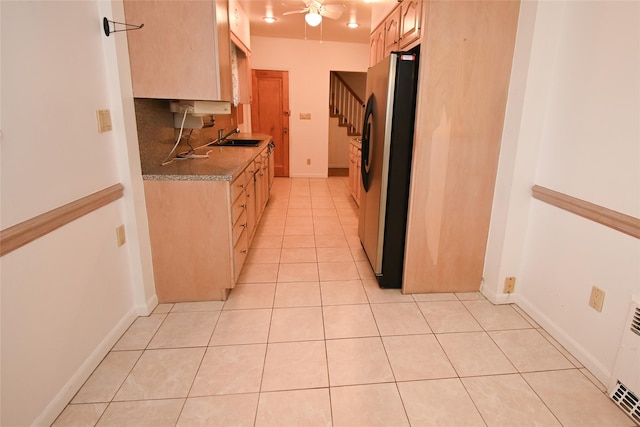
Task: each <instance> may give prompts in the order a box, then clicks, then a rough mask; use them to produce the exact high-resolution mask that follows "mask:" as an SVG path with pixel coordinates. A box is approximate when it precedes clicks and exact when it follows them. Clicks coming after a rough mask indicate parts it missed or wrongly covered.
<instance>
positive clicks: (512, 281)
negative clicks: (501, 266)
mask: <svg viewBox="0 0 640 427" xmlns="http://www.w3.org/2000/svg"><path fill="white" fill-rule="evenodd" d="M515 288H516V278H515V277H506V278H505V279H504V293H505V294H511V293H513V291H514V290H515Z"/></svg>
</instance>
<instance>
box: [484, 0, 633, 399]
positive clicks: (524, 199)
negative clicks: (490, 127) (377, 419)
mask: <svg viewBox="0 0 640 427" xmlns="http://www.w3.org/2000/svg"><path fill="white" fill-rule="evenodd" d="M639 20H640V4H639V3H638V2H616V1H612V2H546V1H541V2H523V8H522V13H521V22H520V26H519V39H518V45H517V47H516V62H515V63H514V71H513V75H512V86H511V90H510V93H509V107H508V111H507V120H506V123H505V132H504V138H503V145H502V152H501V159H500V168H499V172H498V181H497V185H496V197H495V200H494V206H493V215H492V224H491V232H490V239H489V247H488V250H487V261H486V264H485V284H484V287H483V292H484V293H485V295H487V296H489V297H490V298H491V299H493V300H498V301H502V302H517V303H518V304H520V305H521V306H522V307H523V308H525V309H526V310H527V312H528V313H530V314H532V316H533V317H534V319H535V320H536V321H538V322H539V323H540V324H541V325H542V326H544V327H545V328H546V329H547V330H548V331H549V332H550V333H551V334H552V335H553V336H554V337H555V338H556V339H558V340H559V341H560V342H561V343H562V344H563V345H564V346H565V347H567V348H568V349H569V350H570V351H571V352H572V353H573V354H574V355H576V356H577V357H578V359H579V360H580V361H581V362H582V363H583V364H584V365H585V366H586V367H587V368H588V369H589V370H590V371H591V372H593V373H594V374H595V375H596V376H597V377H598V379H599V380H600V381H602V382H603V383H605V384H607V383H608V382H609V380H610V376H611V373H612V370H613V367H614V363H615V358H616V354H617V351H618V347H619V343H620V337H621V335H622V331H623V330H624V329H625V325H624V323H625V319H626V316H627V312H628V309H629V306H630V304H631V298H632V296H635V297H639V296H640V240H638V239H635V238H633V237H630V236H628V235H625V234H622V233H620V232H618V231H614V230H612V229H609V228H607V227H604V226H602V225H599V224H596V223H594V222H590V221H588V220H585V219H583V218H581V217H578V216H576V215H573V214H570V213H567V212H565V211H562V210H560V209H558V208H555V207H552V206H550V205H547V204H544V203H542V202H540V201H537V200H532V198H531V186H532V185H533V184H539V185H542V186H546V187H548V188H551V189H553V190H557V191H560V192H563V193H566V194H569V195H571V196H574V197H578V198H581V199H584V200H587V201H590V202H593V203H597V204H600V205H603V206H605V207H607V208H610V209H614V210H617V211H620V212H623V213H626V214H629V215H633V216H635V217H639V216H640V144H639V143H638V141H640V126H639V125H638V117H640V97H639V96H638V94H639V93H640V82H639V78H638V76H640V49H639V45H638V43H639V42H638V40H640V32H639V31H640V22H639ZM505 276H516V278H517V281H516V291H515V293H514V294H513V295H511V296H510V297H508V298H507V297H505V295H504V294H502V286H503V283H504V278H505ZM594 285H595V286H598V287H600V288H602V289H603V290H605V292H606V297H605V301H604V307H603V310H602V312H601V313H598V312H596V311H595V310H593V309H592V308H591V307H589V306H588V301H589V294H590V292H591V287H592V286H594ZM635 392H636V393H637V392H638V391H637V390H635Z"/></svg>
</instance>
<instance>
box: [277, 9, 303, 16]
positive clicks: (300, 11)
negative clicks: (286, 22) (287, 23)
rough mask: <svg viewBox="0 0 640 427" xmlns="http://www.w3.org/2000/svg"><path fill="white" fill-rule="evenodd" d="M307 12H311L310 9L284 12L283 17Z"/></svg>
mask: <svg viewBox="0 0 640 427" xmlns="http://www.w3.org/2000/svg"><path fill="white" fill-rule="evenodd" d="M307 12H309V8H308V7H305V8H304V9H300V10H290V11H289V12H284V13H283V14H282V16H286V15H293V14H295V13H307Z"/></svg>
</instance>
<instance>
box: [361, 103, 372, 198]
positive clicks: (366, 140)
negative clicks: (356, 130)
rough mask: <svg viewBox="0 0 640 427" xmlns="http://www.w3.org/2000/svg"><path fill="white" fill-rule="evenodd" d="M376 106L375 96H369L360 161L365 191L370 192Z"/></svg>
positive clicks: (363, 126)
mask: <svg viewBox="0 0 640 427" xmlns="http://www.w3.org/2000/svg"><path fill="white" fill-rule="evenodd" d="M374 104H375V96H374V95H373V94H371V96H369V99H368V100H367V107H366V108H365V110H364V122H363V124H362V152H361V159H360V175H361V176H362V185H363V186H364V191H369V166H370V162H371V150H370V137H371V124H372V123H371V120H372V117H373V106H374Z"/></svg>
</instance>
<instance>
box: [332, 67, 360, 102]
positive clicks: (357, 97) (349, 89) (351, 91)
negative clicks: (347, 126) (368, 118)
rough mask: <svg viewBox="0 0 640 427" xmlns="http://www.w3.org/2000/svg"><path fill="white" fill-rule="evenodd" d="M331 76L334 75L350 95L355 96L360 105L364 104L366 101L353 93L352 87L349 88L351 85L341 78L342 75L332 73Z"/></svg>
mask: <svg viewBox="0 0 640 427" xmlns="http://www.w3.org/2000/svg"><path fill="white" fill-rule="evenodd" d="M331 74H333V75H334V76H335V77H336V78H337V79H338V80H340V83H342V84H343V85H344V87H345V88H346V89H347V90H348V91H349V93H351V95H353V97H354V98H355V99H356V100H357V101H358V102H359V103H360V104H364V101H363V100H362V99H360V97H359V96H358V94H357V93H355V92H354V91H353V89H351V86H349V84H348V83H347V82H345V81H344V79H343V78H342V77H341V76H340V74H338V73H336V72H334V71H332V72H331Z"/></svg>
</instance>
